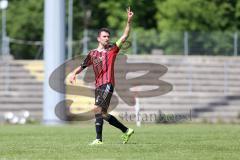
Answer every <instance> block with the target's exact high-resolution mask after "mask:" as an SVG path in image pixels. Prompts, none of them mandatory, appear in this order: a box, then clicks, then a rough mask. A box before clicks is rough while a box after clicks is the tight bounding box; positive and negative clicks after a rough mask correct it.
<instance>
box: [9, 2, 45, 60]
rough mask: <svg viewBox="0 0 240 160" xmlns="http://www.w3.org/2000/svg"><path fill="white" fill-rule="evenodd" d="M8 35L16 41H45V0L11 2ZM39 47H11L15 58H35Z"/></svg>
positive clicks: (14, 45)
mask: <svg viewBox="0 0 240 160" xmlns="http://www.w3.org/2000/svg"><path fill="white" fill-rule="evenodd" d="M7 33H8V36H9V37H11V38H15V39H21V40H29V41H42V40H43V0H24V1H19V0H11V1H10V2H9V8H8V10H7ZM38 50H39V47H36V46H29V45H18V44H12V45H11V53H12V54H13V55H14V57H15V58H34V57H35V55H36V53H37V52H38Z"/></svg>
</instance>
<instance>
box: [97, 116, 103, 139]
mask: <svg viewBox="0 0 240 160" xmlns="http://www.w3.org/2000/svg"><path fill="white" fill-rule="evenodd" d="M95 118H96V122H95V126H96V133H97V137H96V139H99V140H100V141H102V130H103V117H102V114H95Z"/></svg>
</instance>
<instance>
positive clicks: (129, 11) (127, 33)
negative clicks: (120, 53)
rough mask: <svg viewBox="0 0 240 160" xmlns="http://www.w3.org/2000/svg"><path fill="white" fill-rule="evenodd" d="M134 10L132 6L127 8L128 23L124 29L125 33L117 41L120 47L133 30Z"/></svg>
mask: <svg viewBox="0 0 240 160" xmlns="http://www.w3.org/2000/svg"><path fill="white" fill-rule="evenodd" d="M132 17H133V12H132V11H131V9H130V7H129V8H128V9H127V24H126V27H125V29H124V32H123V35H122V36H121V37H120V39H119V40H118V41H117V46H118V47H120V46H121V45H122V43H124V42H125V41H126V40H127V38H128V36H129V33H130V31H131V22H132Z"/></svg>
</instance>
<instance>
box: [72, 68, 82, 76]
mask: <svg viewBox="0 0 240 160" xmlns="http://www.w3.org/2000/svg"><path fill="white" fill-rule="evenodd" d="M82 70H83V69H82V66H79V67H78V68H76V69H75V70H74V71H73V74H74V75H78V74H79V73H81V71H82Z"/></svg>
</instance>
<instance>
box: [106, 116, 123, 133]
mask: <svg viewBox="0 0 240 160" xmlns="http://www.w3.org/2000/svg"><path fill="white" fill-rule="evenodd" d="M104 119H105V120H106V121H108V122H109V124H111V125H112V126H114V127H116V128H118V129H120V130H121V131H122V132H123V133H125V132H126V131H127V130H128V128H127V127H126V126H124V125H123V124H122V123H121V122H119V121H118V120H117V119H116V118H115V117H114V116H113V115H111V114H108V117H107V118H104Z"/></svg>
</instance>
